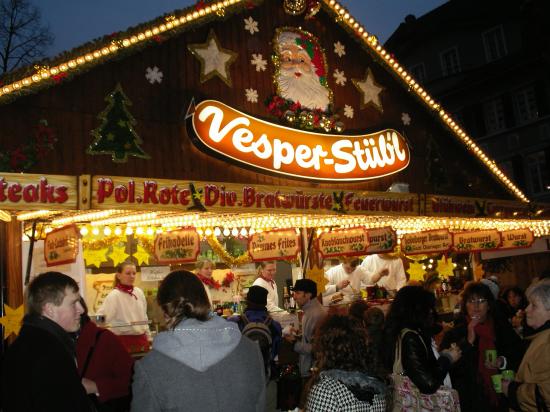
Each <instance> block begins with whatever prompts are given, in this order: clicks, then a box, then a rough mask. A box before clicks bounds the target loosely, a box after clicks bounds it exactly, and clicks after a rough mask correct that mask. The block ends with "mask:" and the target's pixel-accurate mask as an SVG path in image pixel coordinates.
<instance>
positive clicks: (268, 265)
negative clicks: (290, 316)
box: [253, 260, 284, 313]
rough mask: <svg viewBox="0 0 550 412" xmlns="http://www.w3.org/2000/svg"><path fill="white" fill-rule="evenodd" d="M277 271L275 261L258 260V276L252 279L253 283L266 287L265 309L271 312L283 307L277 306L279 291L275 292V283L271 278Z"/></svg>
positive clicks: (282, 310)
mask: <svg viewBox="0 0 550 412" xmlns="http://www.w3.org/2000/svg"><path fill="white" fill-rule="evenodd" d="M275 273H277V262H275V261H274V260H268V261H264V262H260V266H259V267H258V275H259V276H258V278H257V279H256V280H255V281H254V283H253V285H256V286H261V287H262V288H264V289H267V306H266V308H267V311H268V312H269V313H272V312H284V309H281V308H280V307H279V293H278V292H277V284H276V283H275V280H274V279H273V278H274V277H275Z"/></svg>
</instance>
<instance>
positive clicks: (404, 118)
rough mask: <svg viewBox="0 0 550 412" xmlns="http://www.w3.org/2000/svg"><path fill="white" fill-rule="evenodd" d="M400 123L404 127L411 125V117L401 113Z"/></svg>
mask: <svg viewBox="0 0 550 412" xmlns="http://www.w3.org/2000/svg"><path fill="white" fill-rule="evenodd" d="M401 121H402V122H403V124H404V125H405V126H408V125H410V124H411V116H409V114H408V113H401Z"/></svg>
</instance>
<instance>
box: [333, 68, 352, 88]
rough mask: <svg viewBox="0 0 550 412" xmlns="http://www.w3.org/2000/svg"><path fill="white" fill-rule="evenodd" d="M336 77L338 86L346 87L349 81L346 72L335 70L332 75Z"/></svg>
mask: <svg viewBox="0 0 550 412" xmlns="http://www.w3.org/2000/svg"><path fill="white" fill-rule="evenodd" d="M332 75H333V76H334V80H335V82H336V84H339V85H340V86H345V85H346V82H347V81H348V79H347V78H346V76H345V75H344V71H343V70H342V71H340V70H338V69H336V70H334V73H333V74H332Z"/></svg>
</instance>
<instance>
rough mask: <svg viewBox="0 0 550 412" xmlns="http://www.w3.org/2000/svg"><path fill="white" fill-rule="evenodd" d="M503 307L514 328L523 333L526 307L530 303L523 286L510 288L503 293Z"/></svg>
mask: <svg viewBox="0 0 550 412" xmlns="http://www.w3.org/2000/svg"><path fill="white" fill-rule="evenodd" d="M501 303H502V309H503V310H504V312H505V314H506V317H507V318H508V320H509V321H510V323H512V326H513V327H514V329H515V330H516V331H517V332H518V333H521V332H522V329H523V326H524V325H523V321H524V319H525V308H526V307H527V305H528V302H527V298H526V297H525V293H524V292H523V290H522V289H521V288H518V287H517V286H516V287H513V288H508V289H506V290H505V291H504V293H503V294H502V302H501Z"/></svg>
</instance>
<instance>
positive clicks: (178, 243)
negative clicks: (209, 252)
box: [155, 228, 200, 264]
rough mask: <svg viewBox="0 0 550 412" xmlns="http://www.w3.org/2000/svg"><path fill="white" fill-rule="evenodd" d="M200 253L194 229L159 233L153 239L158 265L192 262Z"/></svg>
mask: <svg viewBox="0 0 550 412" xmlns="http://www.w3.org/2000/svg"><path fill="white" fill-rule="evenodd" d="M199 251H200V237H199V234H198V233H197V231H196V230H195V228H187V229H179V230H172V231H170V232H166V233H160V234H158V235H157V236H156V238H155V258H156V259H157V261H158V262H159V263H160V264H169V263H184V262H194V261H196V260H197V256H198V255H199Z"/></svg>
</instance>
